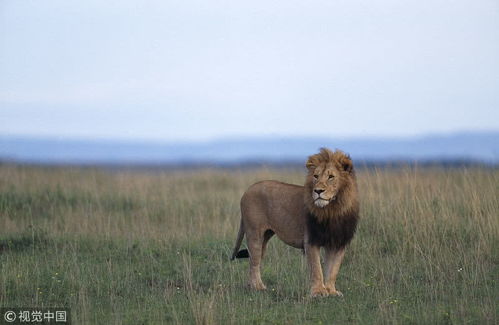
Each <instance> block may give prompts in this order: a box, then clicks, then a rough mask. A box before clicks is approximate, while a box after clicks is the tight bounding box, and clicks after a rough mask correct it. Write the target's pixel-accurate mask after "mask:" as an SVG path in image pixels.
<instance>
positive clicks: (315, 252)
mask: <svg viewBox="0 0 499 325" xmlns="http://www.w3.org/2000/svg"><path fill="white" fill-rule="evenodd" d="M305 254H306V255H307V262H308V268H309V270H310V282H311V289H310V295H311V296H312V297H318V296H327V295H328V292H327V289H326V287H325V286H324V278H323V276H322V267H321V255H320V247H319V246H315V245H310V244H307V245H305Z"/></svg>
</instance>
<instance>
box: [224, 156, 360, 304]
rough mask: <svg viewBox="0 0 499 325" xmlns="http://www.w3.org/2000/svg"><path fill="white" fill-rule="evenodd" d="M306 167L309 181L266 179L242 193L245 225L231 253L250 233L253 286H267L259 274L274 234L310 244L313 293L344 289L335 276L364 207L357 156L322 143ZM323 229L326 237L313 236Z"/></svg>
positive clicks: (334, 292)
mask: <svg viewBox="0 0 499 325" xmlns="http://www.w3.org/2000/svg"><path fill="white" fill-rule="evenodd" d="M306 167H307V169H308V174H307V177H306V181H305V186H299V185H292V184H286V183H282V182H277V181H262V182H259V183H256V184H253V185H252V186H250V187H249V188H248V190H247V191H246V192H245V193H244V195H243V197H242V198H241V225H240V229H239V233H238V237H237V240H236V245H235V247H234V250H233V254H232V259H234V258H235V257H237V256H238V252H239V247H240V245H241V242H242V239H243V236H244V235H246V240H247V244H248V250H249V256H250V279H249V285H250V287H251V288H253V289H257V290H263V289H265V288H266V287H265V285H264V284H263V282H262V280H261V276H260V261H261V258H262V257H263V255H264V252H265V248H266V245H267V242H268V240H269V239H270V238H271V237H272V236H273V235H274V234H275V235H277V237H279V238H280V239H281V240H282V241H284V242H285V243H286V244H288V245H290V246H293V247H296V248H303V249H305V253H306V255H307V260H308V264H309V268H310V278H311V295H312V296H326V295H342V294H341V292H339V291H337V290H336V287H335V281H336V276H337V273H338V270H339V267H340V265H341V262H342V259H343V255H344V252H345V246H346V245H347V244H348V242H349V241H350V239H351V238H352V236H353V234H354V232H355V227H356V224H357V219H358V213H359V200H358V194H357V185H356V180H355V172H354V169H353V164H352V160H351V159H350V157H349V156H347V155H345V154H344V153H343V152H341V151H339V150H337V151H336V152H332V151H330V150H328V149H325V148H323V149H321V151H320V152H319V153H318V154H315V155H312V156H310V157H309V158H308V161H307V163H306ZM310 218H313V219H310ZM312 228H313V229H312ZM318 233H320V235H321V237H326V240H324V238H322V239H321V240H316V238H311V236H314V235H316V234H318ZM328 236H329V237H331V238H328ZM333 236H337V237H342V238H341V240H339V239H338V238H332V237H333ZM329 239H331V240H329ZM321 246H323V247H324V248H325V250H326V259H325V260H326V261H325V262H326V274H325V277H324V276H323V274H322V268H321V265H320V255H319V249H320V247H321ZM240 255H244V254H240Z"/></svg>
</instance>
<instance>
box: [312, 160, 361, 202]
mask: <svg viewBox="0 0 499 325" xmlns="http://www.w3.org/2000/svg"><path fill="white" fill-rule="evenodd" d="M307 169H308V175H307V182H306V186H305V187H306V190H307V191H308V193H310V195H311V197H312V202H313V204H314V205H315V206H316V207H319V208H324V207H326V206H327V205H328V204H330V203H332V202H334V201H336V200H337V199H338V195H340V194H341V191H342V189H343V187H344V186H345V185H346V184H348V182H349V178H351V175H352V171H353V165H352V160H351V159H350V157H348V156H347V155H345V154H344V153H343V152H341V151H336V152H334V153H333V152H331V151H329V150H321V153H319V154H317V155H313V156H310V157H309V160H308V161H307ZM350 181H351V180H350ZM309 202H310V201H309ZM312 202H310V203H312Z"/></svg>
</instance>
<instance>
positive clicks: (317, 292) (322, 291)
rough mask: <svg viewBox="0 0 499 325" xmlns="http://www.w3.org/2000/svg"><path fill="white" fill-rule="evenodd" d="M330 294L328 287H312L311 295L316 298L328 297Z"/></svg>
mask: <svg viewBox="0 0 499 325" xmlns="http://www.w3.org/2000/svg"><path fill="white" fill-rule="evenodd" d="M328 295H329V293H328V291H327V289H326V287H324V286H322V287H314V288H312V290H310V296H311V297H312V298H315V297H327V296H328Z"/></svg>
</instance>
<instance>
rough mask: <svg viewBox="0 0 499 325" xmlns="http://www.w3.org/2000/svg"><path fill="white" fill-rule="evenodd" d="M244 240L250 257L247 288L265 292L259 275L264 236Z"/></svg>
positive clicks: (249, 237)
mask: <svg viewBox="0 0 499 325" xmlns="http://www.w3.org/2000/svg"><path fill="white" fill-rule="evenodd" d="M246 240H247V243H248V250H249V255H250V274H249V286H250V288H252V289H256V290H265V289H267V287H266V286H265V285H264V284H263V282H262V278H261V275H260V262H261V260H262V253H263V250H264V236H248V237H247V238H246Z"/></svg>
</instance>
